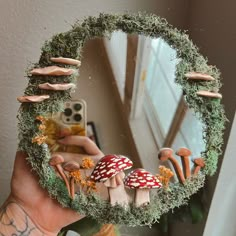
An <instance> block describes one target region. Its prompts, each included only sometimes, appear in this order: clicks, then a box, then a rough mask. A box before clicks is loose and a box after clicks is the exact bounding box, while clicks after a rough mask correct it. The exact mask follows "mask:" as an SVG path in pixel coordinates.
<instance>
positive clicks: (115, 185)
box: [90, 155, 133, 205]
mask: <svg viewBox="0 0 236 236" xmlns="http://www.w3.org/2000/svg"><path fill="white" fill-rule="evenodd" d="M132 166H133V162H132V161H131V160H130V159H129V158H127V157H125V156H122V155H106V156H104V157H103V158H102V159H101V160H100V161H99V162H98V163H97V165H96V167H95V168H94V170H93V172H92V174H91V176H90V178H91V179H92V180H93V181H95V182H103V184H104V185H105V186H106V187H107V188H108V192H109V197H110V203H111V205H115V204H121V205H127V204H128V195H127V193H126V191H125V187H124V183H123V179H124V177H125V174H124V170H127V169H129V168H131V167H132Z"/></svg>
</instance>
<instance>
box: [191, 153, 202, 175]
mask: <svg viewBox="0 0 236 236" xmlns="http://www.w3.org/2000/svg"><path fill="white" fill-rule="evenodd" d="M193 162H194V164H195V169H194V171H193V174H194V175H197V174H198V172H199V171H200V169H201V168H203V167H204V166H205V161H204V159H203V158H201V157H199V158H196V159H194V161H193Z"/></svg>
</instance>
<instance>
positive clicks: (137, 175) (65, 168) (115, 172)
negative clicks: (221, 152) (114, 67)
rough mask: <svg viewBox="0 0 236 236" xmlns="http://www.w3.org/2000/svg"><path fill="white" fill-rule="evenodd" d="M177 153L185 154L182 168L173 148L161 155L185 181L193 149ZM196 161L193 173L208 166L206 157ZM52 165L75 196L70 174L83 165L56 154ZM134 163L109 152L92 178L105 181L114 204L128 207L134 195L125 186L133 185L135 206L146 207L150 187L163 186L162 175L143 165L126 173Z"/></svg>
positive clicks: (179, 177)
mask: <svg viewBox="0 0 236 236" xmlns="http://www.w3.org/2000/svg"><path fill="white" fill-rule="evenodd" d="M176 155H178V156H180V157H181V160H182V168H181V167H180V164H179V163H178V161H177V160H176V159H175V157H174V155H173V150H172V149H170V148H163V149H161V150H160V152H159V155H158V157H159V159H160V160H161V161H166V160H169V161H170V162H171V163H172V165H173V167H174V169H175V173H176V175H177V177H178V179H179V181H180V182H181V183H183V184H184V183H185V181H186V179H187V178H189V177H191V169H190V163H189V159H190V155H191V151H190V150H189V149H187V148H180V149H179V150H178V151H177V152H176ZM194 163H195V167H194V169H193V171H192V172H193V175H196V174H198V172H199V170H200V169H201V168H203V167H204V160H203V158H196V159H195V160H194ZM49 164H50V165H51V166H55V168H56V169H57V172H58V173H59V175H60V176H61V178H62V179H63V180H64V181H65V184H66V186H67V189H68V192H69V194H70V195H71V197H72V198H74V195H75V190H74V185H75V183H74V181H75V180H74V179H73V177H71V175H70V174H69V173H70V172H71V171H76V170H79V169H80V166H79V164H77V163H76V162H74V161H73V162H66V163H64V160H63V158H62V157H61V156H60V155H55V156H53V157H52V158H51V160H50V162H49ZM132 166H133V163H132V161H131V160H130V159H129V158H127V157H125V156H123V155H113V154H110V155H106V156H104V157H103V158H101V159H100V161H99V162H98V163H97V164H96V166H95V168H94V169H93V171H92V174H91V175H90V177H89V178H90V180H91V181H94V182H102V183H103V184H104V185H105V186H106V187H107V189H108V193H109V201H110V203H111V205H113V206H114V205H115V204H120V205H123V206H125V205H127V204H129V202H130V199H129V198H130V197H129V196H128V194H127V192H126V190H125V188H130V189H134V190H135V195H134V204H135V206H136V207H140V206H144V205H146V204H148V203H149V202H150V190H151V189H154V188H157V189H158V188H161V187H162V186H163V184H162V181H161V180H160V179H159V178H158V175H153V174H152V173H150V172H148V171H146V170H145V169H142V168H138V169H135V170H133V171H131V172H130V173H129V174H128V175H127V176H125V173H124V171H125V170H127V169H130V168H131V167H132ZM68 180H69V181H68Z"/></svg>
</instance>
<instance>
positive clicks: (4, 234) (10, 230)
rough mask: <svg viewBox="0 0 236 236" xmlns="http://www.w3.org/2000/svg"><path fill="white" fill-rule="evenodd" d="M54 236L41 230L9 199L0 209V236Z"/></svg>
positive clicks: (19, 206)
mask: <svg viewBox="0 0 236 236" xmlns="http://www.w3.org/2000/svg"><path fill="white" fill-rule="evenodd" d="M10 235H14V236H20V235H21V236H43V235H45V236H46V235H47V236H49V235H50V236H54V235H56V234H50V233H48V232H44V230H42V229H40V228H39V227H38V226H37V225H36V224H35V223H34V222H33V221H32V219H31V218H30V216H29V215H28V214H27V212H26V211H25V210H24V209H23V207H22V206H21V205H20V204H19V203H17V202H16V201H14V199H12V198H9V199H8V200H7V201H6V202H5V204H4V205H3V206H2V207H1V208H0V236H10Z"/></svg>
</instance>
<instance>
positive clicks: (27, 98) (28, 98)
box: [17, 95, 50, 103]
mask: <svg viewBox="0 0 236 236" xmlns="http://www.w3.org/2000/svg"><path fill="white" fill-rule="evenodd" d="M49 98H50V96H49V95H39V96H36V95H33V96H21V97H18V98H17V100H18V101H19V102H22V103H24V102H42V101H44V100H46V99H49Z"/></svg>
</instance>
